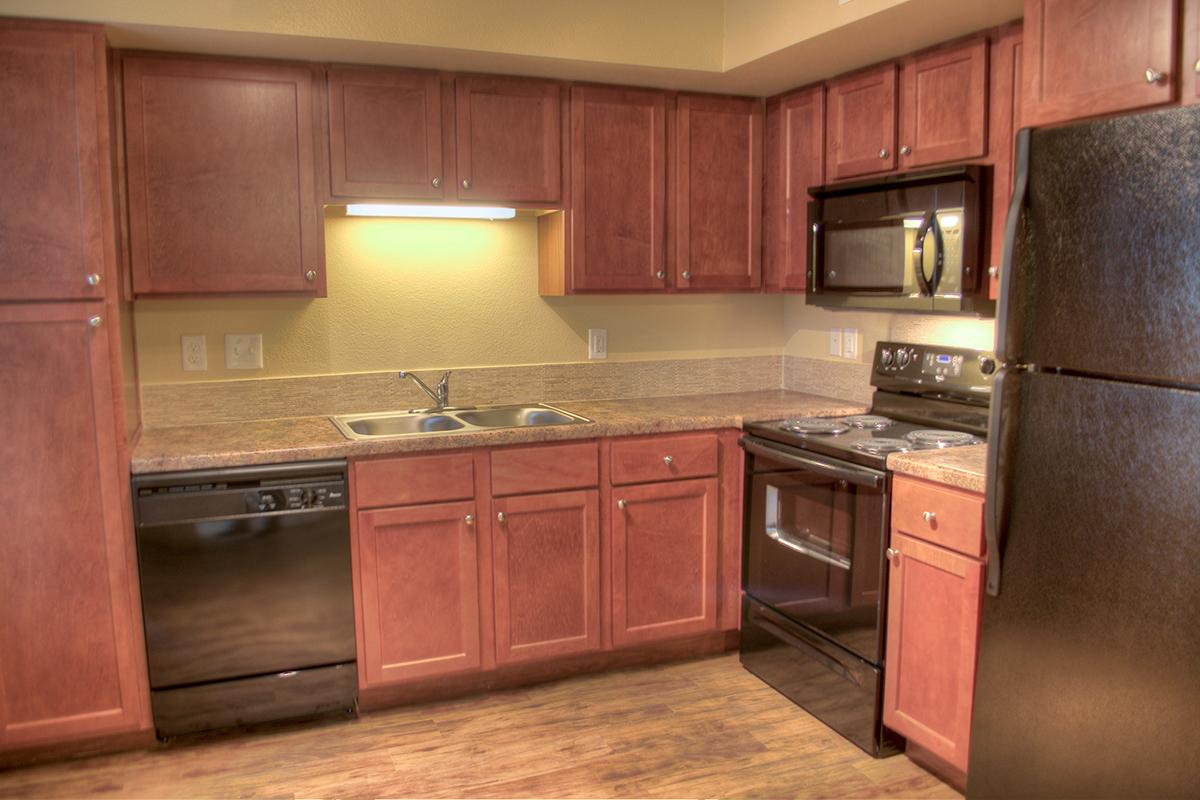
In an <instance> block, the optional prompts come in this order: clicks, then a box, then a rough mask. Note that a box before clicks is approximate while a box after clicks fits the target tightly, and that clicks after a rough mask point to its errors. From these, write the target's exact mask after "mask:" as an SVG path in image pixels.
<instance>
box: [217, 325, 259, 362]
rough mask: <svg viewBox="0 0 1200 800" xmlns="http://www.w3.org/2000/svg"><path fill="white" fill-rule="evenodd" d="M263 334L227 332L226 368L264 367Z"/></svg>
mask: <svg viewBox="0 0 1200 800" xmlns="http://www.w3.org/2000/svg"><path fill="white" fill-rule="evenodd" d="M262 365H263V353H262V334H261V333H227V334H225V369H262Z"/></svg>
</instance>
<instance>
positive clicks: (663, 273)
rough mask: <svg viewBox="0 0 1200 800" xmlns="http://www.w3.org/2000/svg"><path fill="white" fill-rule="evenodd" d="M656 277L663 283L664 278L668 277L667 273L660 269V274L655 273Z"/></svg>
mask: <svg viewBox="0 0 1200 800" xmlns="http://www.w3.org/2000/svg"><path fill="white" fill-rule="evenodd" d="M654 277H656V278H658V279H659V280H660V281H661V280H662V279H663V278H665V277H667V273H665V272H663V271H662V270H661V269H660V270H659V271H658V272H656V273H654Z"/></svg>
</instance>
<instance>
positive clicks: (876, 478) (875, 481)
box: [738, 436, 883, 489]
mask: <svg viewBox="0 0 1200 800" xmlns="http://www.w3.org/2000/svg"><path fill="white" fill-rule="evenodd" d="M738 444H740V445H741V446H742V447H743V448H744V449H745V451H746V452H747V453H753V454H754V455H756V456H762V457H763V458H769V459H772V460H774V461H778V462H780V463H782V464H787V465H788V466H792V467H798V468H800V469H807V470H811V471H812V472H816V473H818V474H821V475H826V476H828V477H830V478H837V479H839V480H843V481H848V482H850V483H853V484H855V485H856V486H869V487H870V488H872V489H878V488H879V487H880V486H882V485H883V475H882V474H881V473H878V472H875V471H874V470H868V469H864V468H861V467H853V466H850V465H848V464H845V465H843V464H830V463H828V462H826V461H818V460H816V459H814V458H807V457H805V456H802V455H799V454H798V453H793V452H789V451H786V450H781V449H780V448H778V447H771V446H770V445H768V444H766V443H765V442H763V441H762V440H761V439H755V438H752V437H750V436H743V437H742V438H740V439H738Z"/></svg>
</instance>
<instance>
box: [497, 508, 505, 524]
mask: <svg viewBox="0 0 1200 800" xmlns="http://www.w3.org/2000/svg"><path fill="white" fill-rule="evenodd" d="M496 521H497V522H504V512H503V511H501V512H500V513H499V514H497V515H496Z"/></svg>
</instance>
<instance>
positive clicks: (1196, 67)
mask: <svg viewBox="0 0 1200 800" xmlns="http://www.w3.org/2000/svg"><path fill="white" fill-rule="evenodd" d="M1192 72H1194V73H1196V74H1197V75H1200V58H1197V59H1196V63H1195V64H1192Z"/></svg>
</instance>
